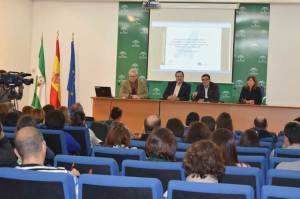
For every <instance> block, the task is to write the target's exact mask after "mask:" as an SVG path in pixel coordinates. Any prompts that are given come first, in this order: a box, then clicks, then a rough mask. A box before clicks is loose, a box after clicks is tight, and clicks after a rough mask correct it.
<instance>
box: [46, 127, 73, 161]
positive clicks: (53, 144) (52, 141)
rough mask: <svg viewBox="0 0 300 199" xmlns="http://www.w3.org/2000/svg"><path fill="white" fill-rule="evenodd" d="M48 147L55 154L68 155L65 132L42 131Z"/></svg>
mask: <svg viewBox="0 0 300 199" xmlns="http://www.w3.org/2000/svg"><path fill="white" fill-rule="evenodd" d="M40 131H41V132H42V134H43V136H44V140H45V141H46V143H47V146H48V147H49V148H50V149H51V150H52V151H53V152H54V153H55V154H65V155H67V154H68V150H67V143H66V139H65V132H64V131H61V130H51V129H40Z"/></svg>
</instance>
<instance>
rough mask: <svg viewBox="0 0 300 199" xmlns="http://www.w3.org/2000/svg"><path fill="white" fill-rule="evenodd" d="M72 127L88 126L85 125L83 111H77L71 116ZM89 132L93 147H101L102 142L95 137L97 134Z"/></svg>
mask: <svg viewBox="0 0 300 199" xmlns="http://www.w3.org/2000/svg"><path fill="white" fill-rule="evenodd" d="M71 126H84V127H87V126H86V123H85V114H84V112H82V111H77V112H75V113H73V114H72V116H71ZM88 130H89V135H90V141H91V146H92V147H94V146H96V145H99V143H101V142H102V141H101V140H100V139H98V138H97V137H96V135H95V133H94V132H93V131H92V130H91V129H88Z"/></svg>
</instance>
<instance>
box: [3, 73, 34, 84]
mask: <svg viewBox="0 0 300 199" xmlns="http://www.w3.org/2000/svg"><path fill="white" fill-rule="evenodd" d="M28 76H31V74H30V73H23V72H12V71H10V72H7V73H0V85H1V84H4V85H6V86H9V87H17V86H21V85H23V84H25V85H30V84H33V78H26V77H28Z"/></svg>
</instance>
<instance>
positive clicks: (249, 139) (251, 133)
mask: <svg viewBox="0 0 300 199" xmlns="http://www.w3.org/2000/svg"><path fill="white" fill-rule="evenodd" d="M240 146H243V147H259V137H258V135H257V133H256V131H255V130H254V129H248V130H246V131H245V132H244V133H242V135H241V138H240Z"/></svg>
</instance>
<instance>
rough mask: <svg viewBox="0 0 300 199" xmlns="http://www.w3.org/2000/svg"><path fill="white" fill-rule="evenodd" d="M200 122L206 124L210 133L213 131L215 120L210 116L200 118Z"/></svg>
mask: <svg viewBox="0 0 300 199" xmlns="http://www.w3.org/2000/svg"><path fill="white" fill-rule="evenodd" d="M201 122H203V123H204V124H206V126H207V127H208V128H209V129H210V131H211V132H214V131H215V128H216V120H215V119H214V118H213V117H212V116H203V117H202V118H201Z"/></svg>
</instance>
